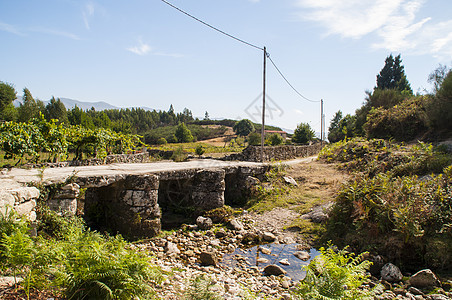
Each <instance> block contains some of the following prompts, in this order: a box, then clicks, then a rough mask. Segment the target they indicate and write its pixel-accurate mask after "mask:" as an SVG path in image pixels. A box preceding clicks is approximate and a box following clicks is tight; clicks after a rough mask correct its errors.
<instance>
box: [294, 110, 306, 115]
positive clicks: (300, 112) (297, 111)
mask: <svg viewBox="0 0 452 300" xmlns="http://www.w3.org/2000/svg"><path fill="white" fill-rule="evenodd" d="M294 111H295V113H296V114H298V115H304V112H303V111H301V110H299V109H295V110H294Z"/></svg>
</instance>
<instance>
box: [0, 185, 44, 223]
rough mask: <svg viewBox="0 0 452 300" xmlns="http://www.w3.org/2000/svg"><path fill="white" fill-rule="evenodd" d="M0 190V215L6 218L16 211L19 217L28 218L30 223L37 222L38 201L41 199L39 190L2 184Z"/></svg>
mask: <svg viewBox="0 0 452 300" xmlns="http://www.w3.org/2000/svg"><path fill="white" fill-rule="evenodd" d="M2 184H3V185H4V186H2V188H1V189H0V214H2V215H4V216H6V215H8V214H9V212H10V210H11V209H14V210H15V211H16V213H17V214H18V215H19V216H24V217H26V218H27V219H28V220H29V221H32V222H33V221H35V220H36V212H35V207H36V200H37V199H38V198H39V190H38V189H37V188H35V187H24V186H18V185H14V184H9V183H8V182H7V181H4V182H2Z"/></svg>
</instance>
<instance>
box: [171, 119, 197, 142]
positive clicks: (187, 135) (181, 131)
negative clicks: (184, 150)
mask: <svg viewBox="0 0 452 300" xmlns="http://www.w3.org/2000/svg"><path fill="white" fill-rule="evenodd" d="M174 135H175V136H176V138H177V141H178V142H179V143H190V142H192V141H193V135H192V134H191V131H190V129H188V128H187V126H186V125H185V123H180V124H179V125H178V126H177V129H176V132H175V133H174Z"/></svg>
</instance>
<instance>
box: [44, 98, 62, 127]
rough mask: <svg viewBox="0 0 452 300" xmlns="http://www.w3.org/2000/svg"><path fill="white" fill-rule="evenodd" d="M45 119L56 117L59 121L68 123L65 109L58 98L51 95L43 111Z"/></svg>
mask: <svg viewBox="0 0 452 300" xmlns="http://www.w3.org/2000/svg"><path fill="white" fill-rule="evenodd" d="M44 115H45V117H46V119H47V120H51V119H58V121H59V123H68V118H67V111H66V107H65V106H64V104H63V102H61V100H60V98H58V99H55V97H52V99H50V102H49V104H47V106H46V110H45V113H44Z"/></svg>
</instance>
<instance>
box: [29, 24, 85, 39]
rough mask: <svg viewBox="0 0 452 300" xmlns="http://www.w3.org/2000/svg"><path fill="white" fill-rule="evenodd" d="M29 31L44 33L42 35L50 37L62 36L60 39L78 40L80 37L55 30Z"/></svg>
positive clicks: (37, 29)
mask: <svg viewBox="0 0 452 300" xmlns="http://www.w3.org/2000/svg"><path fill="white" fill-rule="evenodd" d="M30 31H32V32H39V33H44V34H50V35H56V36H62V37H66V38H70V39H73V40H80V37H79V36H77V35H75V34H73V33H70V32H66V31H61V30H57V29H51V28H43V27H34V28H30Z"/></svg>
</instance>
